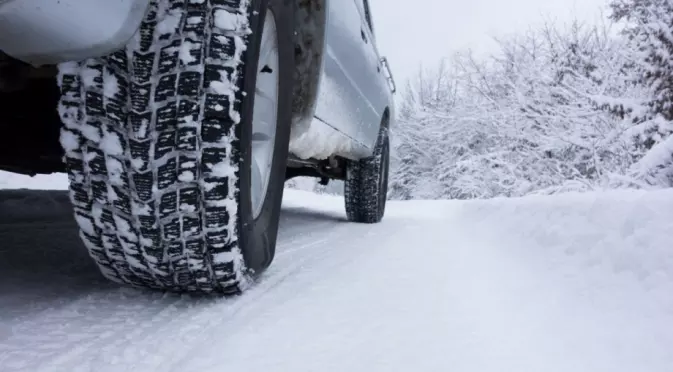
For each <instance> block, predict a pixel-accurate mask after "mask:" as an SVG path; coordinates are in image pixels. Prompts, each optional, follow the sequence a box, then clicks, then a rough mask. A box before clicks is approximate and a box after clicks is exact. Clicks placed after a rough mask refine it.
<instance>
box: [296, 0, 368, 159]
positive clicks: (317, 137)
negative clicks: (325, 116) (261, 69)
mask: <svg viewBox="0 0 673 372" xmlns="http://www.w3.org/2000/svg"><path fill="white" fill-rule="evenodd" d="M292 1H295V2H296V8H295V11H296V14H295V20H296V24H297V29H296V30H295V64H296V66H295V73H294V78H295V86H294V91H293V120H292V134H291V138H290V152H291V153H293V154H294V155H297V156H298V157H300V158H301V159H309V158H313V159H319V160H323V159H325V158H327V157H329V156H333V155H338V156H342V157H345V158H349V159H353V160H357V159H360V158H363V157H366V156H369V155H371V153H372V151H373V148H370V147H369V146H366V145H365V144H363V143H361V142H359V141H358V140H357V139H356V138H352V137H349V136H348V135H346V134H345V133H344V132H343V131H342V130H341V128H335V127H333V126H332V125H330V124H328V123H326V122H324V121H323V120H321V119H319V118H316V117H315V112H316V106H317V104H318V96H319V94H320V90H321V83H322V80H323V75H324V59H325V50H326V48H327V45H326V43H327V40H326V31H327V27H328V17H329V15H328V14H327V12H328V11H329V3H328V2H329V1H344V0H292ZM347 1H352V0H347ZM322 88H323V89H324V87H322Z"/></svg>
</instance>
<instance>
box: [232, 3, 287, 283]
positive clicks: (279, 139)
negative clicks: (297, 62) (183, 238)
mask: <svg viewBox="0 0 673 372" xmlns="http://www.w3.org/2000/svg"><path fill="white" fill-rule="evenodd" d="M288 3H291V2H288V1H286V0H253V1H252V4H251V7H250V13H249V17H250V27H251V30H252V34H251V35H250V36H249V39H248V46H247V50H246V51H245V53H244V67H243V79H244V80H243V92H245V93H246V95H245V96H242V104H241V118H242V120H241V125H239V127H238V128H239V131H240V133H239V138H240V139H241V146H240V151H241V159H240V168H239V213H238V231H239V240H240V241H239V246H240V247H241V250H242V252H243V256H244V258H245V261H246V266H247V268H248V269H249V270H250V271H252V272H253V274H254V273H259V272H261V271H262V270H264V269H265V268H267V267H268V266H269V265H270V264H271V261H272V260H273V257H274V254H275V245H276V238H277V234H278V222H279V217H280V207H281V203H282V199H283V189H284V184H285V169H286V162H287V156H288V145H289V141H290V125H291V120H292V87H293V75H294V74H293V71H294V45H293V39H292V34H293V27H294V22H293V14H294V12H293V8H292V6H291V5H288ZM268 11H270V12H272V13H273V15H274V18H275V21H276V30H277V32H278V35H277V36H278V56H279V70H280V72H279V87H278V93H279V94H278V115H277V117H278V121H277V123H276V137H275V144H274V149H273V158H272V165H271V173H270V175H269V185H268V187H267V191H266V195H265V196H264V201H263V205H262V209H261V212H260V214H259V216H258V217H257V218H256V219H255V218H253V208H252V198H251V192H250V191H251V166H250V165H251V162H252V116H253V108H254V102H255V86H256V80H257V70H258V69H259V65H258V59H259V52H260V43H261V35H262V30H263V28H264V19H265V17H266V14H267V12H268Z"/></svg>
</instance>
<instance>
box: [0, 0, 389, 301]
mask: <svg viewBox="0 0 673 372" xmlns="http://www.w3.org/2000/svg"><path fill="white" fill-rule="evenodd" d="M394 91H395V85H394V82H393V78H392V74H391V72H390V69H389V68H388V64H387V62H386V60H385V58H381V56H380V55H379V53H378V51H377V48H376V38H375V35H374V28H373V24H372V15H371V11H370V8H369V4H368V1H367V0H58V1H57V0H0V126H2V129H3V137H2V139H0V169H3V170H8V171H13V172H18V173H24V174H31V175H32V174H36V173H54V172H67V174H68V176H69V180H70V196H71V200H72V204H73V207H74V214H75V218H76V220H77V223H78V224H79V227H80V230H81V234H80V235H81V237H82V240H83V242H84V245H85V246H86V248H87V249H88V250H89V252H90V254H91V256H92V257H93V259H94V261H95V262H96V263H97V264H98V266H99V267H100V269H101V272H102V273H103V274H104V275H105V276H106V277H108V278H110V279H112V280H114V281H117V282H120V283H126V284H130V285H134V286H142V287H149V288H156V289H161V290H169V291H179V292H219V293H240V292H241V291H243V290H244V289H246V288H247V287H248V286H249V284H250V283H251V281H252V280H254V278H255V276H256V275H258V274H259V273H260V272H262V271H263V270H264V269H265V268H267V267H268V266H269V265H270V264H271V261H272V260H273V257H274V251H275V245H276V237H277V232H278V220H279V215H280V208H281V200H282V195H283V188H284V183H285V181H286V180H287V179H290V178H292V177H296V176H315V177H320V178H321V179H322V180H323V181H328V180H330V179H338V180H344V181H345V190H344V194H345V200H346V202H345V205H346V211H347V216H348V219H349V220H350V221H354V222H362V223H376V222H379V221H380V220H381V219H382V218H383V214H384V210H385V203H386V193H387V183H388V167H389V165H388V164H389V138H388V130H387V129H388V128H389V127H390V125H391V120H392V119H393V118H394V116H395V115H394V105H393V93H394Z"/></svg>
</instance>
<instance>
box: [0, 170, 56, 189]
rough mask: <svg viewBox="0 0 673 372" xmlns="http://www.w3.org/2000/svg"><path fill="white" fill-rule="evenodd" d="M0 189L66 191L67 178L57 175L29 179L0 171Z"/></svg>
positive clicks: (28, 177)
mask: <svg viewBox="0 0 673 372" xmlns="http://www.w3.org/2000/svg"><path fill="white" fill-rule="evenodd" d="M0 189H33V190H66V189H68V176H66V175H65V174H60V173H58V174H48V175H43V174H40V175H36V176H34V177H31V176H26V175H22V174H17V173H10V172H3V171H0Z"/></svg>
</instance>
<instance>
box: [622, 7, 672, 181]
mask: <svg viewBox="0 0 673 372" xmlns="http://www.w3.org/2000/svg"><path fill="white" fill-rule="evenodd" d="M611 8H612V11H613V12H612V15H611V18H612V19H614V20H616V21H622V22H624V24H625V28H624V31H623V35H624V36H625V37H626V38H627V40H628V41H629V43H630V46H631V47H632V49H633V50H634V56H635V61H634V66H633V68H632V69H631V72H632V73H633V79H634V81H636V82H637V83H641V84H644V85H645V86H646V87H647V88H649V89H650V91H649V94H647V96H645V97H644V98H645V99H644V102H643V104H642V105H640V106H638V105H634V106H635V107H634V108H633V111H632V112H631V115H630V117H631V119H632V120H633V123H634V126H633V128H631V131H630V133H631V135H632V137H633V139H634V142H635V145H636V150H637V151H638V154H637V156H638V158H639V159H638V161H637V162H636V163H635V164H634V166H633V168H632V173H634V174H635V175H637V176H639V177H642V178H644V179H645V180H646V181H647V182H648V183H649V184H652V185H664V186H673V137H672V136H671V133H672V132H673V125H672V124H671V123H672V121H673V1H671V0H613V1H612V3H611Z"/></svg>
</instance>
